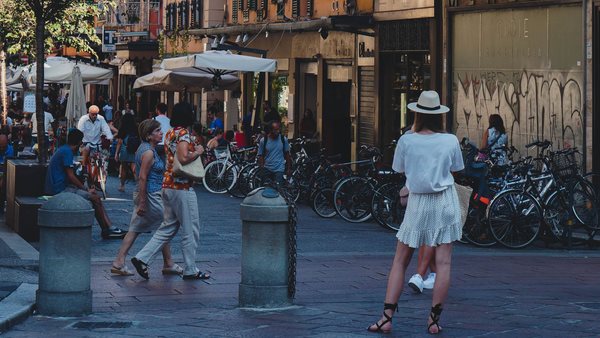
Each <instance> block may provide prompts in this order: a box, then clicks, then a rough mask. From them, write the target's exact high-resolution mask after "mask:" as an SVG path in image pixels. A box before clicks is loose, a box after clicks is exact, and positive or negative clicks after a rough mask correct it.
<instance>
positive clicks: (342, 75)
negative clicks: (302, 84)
mask: <svg viewBox="0 0 600 338" xmlns="http://www.w3.org/2000/svg"><path fill="white" fill-rule="evenodd" d="M351 74H352V68H351V67H347V66H330V67H328V68H327V79H329V81H331V82H348V81H350V80H351V79H352V76H351Z"/></svg>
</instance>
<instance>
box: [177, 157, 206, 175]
mask: <svg viewBox="0 0 600 338" xmlns="http://www.w3.org/2000/svg"><path fill="white" fill-rule="evenodd" d="M173 158H174V160H173V174H175V175H177V176H180V177H186V178H189V179H191V180H194V181H200V180H202V178H203V177H204V174H205V171H204V165H203V164H202V156H198V158H197V159H195V160H193V161H192V162H190V163H187V164H181V162H179V160H178V159H177V154H175V155H174V156H173Z"/></svg>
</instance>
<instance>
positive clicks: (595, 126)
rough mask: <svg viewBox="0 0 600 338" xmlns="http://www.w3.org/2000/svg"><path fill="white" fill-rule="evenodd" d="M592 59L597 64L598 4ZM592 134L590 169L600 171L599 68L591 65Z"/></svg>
mask: <svg viewBox="0 0 600 338" xmlns="http://www.w3.org/2000/svg"><path fill="white" fill-rule="evenodd" d="M592 38H593V39H594V41H593V42H592V46H593V51H592V55H593V60H592V64H594V65H598V64H599V62H600V56H599V55H600V54H599V53H600V4H595V5H594V14H593V32H592ZM592 72H593V75H592V88H593V92H594V94H593V95H592V98H593V102H592V109H593V111H592V114H593V115H592V135H587V137H591V138H592V170H593V171H595V172H600V68H599V67H592ZM588 163H589V162H588Z"/></svg>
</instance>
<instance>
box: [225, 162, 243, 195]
mask: <svg viewBox="0 0 600 338" xmlns="http://www.w3.org/2000/svg"><path fill="white" fill-rule="evenodd" d="M226 170H227V171H230V170H232V171H234V173H238V174H236V180H235V183H234V184H233V185H231V186H230V187H228V188H227V192H228V193H229V194H230V195H231V196H233V197H237V198H244V197H246V193H244V190H243V189H240V187H241V183H242V182H241V180H240V174H241V169H240V165H239V164H235V165H232V166H230V167H229V168H227V169H226Z"/></svg>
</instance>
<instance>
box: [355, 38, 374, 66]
mask: <svg viewBox="0 0 600 338" xmlns="http://www.w3.org/2000/svg"><path fill="white" fill-rule="evenodd" d="M357 54H358V65H359V66H374V65H375V38H374V37H372V36H366V35H359V36H358V48H357Z"/></svg>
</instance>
